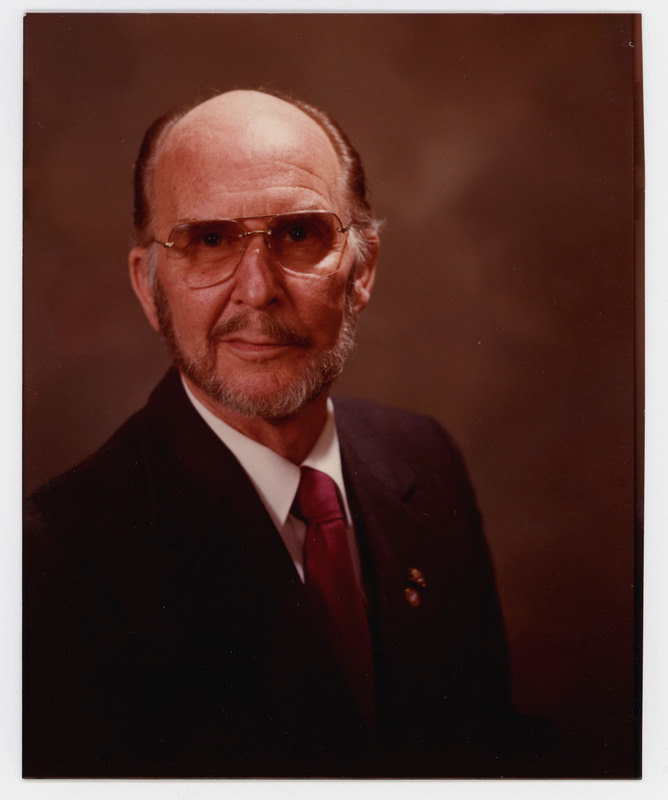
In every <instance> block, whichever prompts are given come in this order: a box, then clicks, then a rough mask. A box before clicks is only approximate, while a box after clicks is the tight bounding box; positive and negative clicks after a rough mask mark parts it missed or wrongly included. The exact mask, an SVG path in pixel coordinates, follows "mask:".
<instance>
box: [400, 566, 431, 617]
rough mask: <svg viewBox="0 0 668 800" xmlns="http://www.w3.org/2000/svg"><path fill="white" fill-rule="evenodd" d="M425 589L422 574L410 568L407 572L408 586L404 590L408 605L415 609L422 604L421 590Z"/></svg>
mask: <svg viewBox="0 0 668 800" xmlns="http://www.w3.org/2000/svg"><path fill="white" fill-rule="evenodd" d="M426 588H427V582H426V581H425V579H424V577H423V575H422V573H421V572H420V570H419V569H417V568H416V567H411V568H410V569H409V570H408V586H407V587H406V588H405V590H404V593H405V595H406V600H407V601H408V604H409V605H411V606H413V608H417V607H418V606H419V605H420V603H421V602H422V596H421V593H422V590H423V589H426Z"/></svg>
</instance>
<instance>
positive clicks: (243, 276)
mask: <svg viewBox="0 0 668 800" xmlns="http://www.w3.org/2000/svg"><path fill="white" fill-rule="evenodd" d="M256 233H257V234H260V235H259V236H254V235H253V234H256ZM244 244H245V248H244V252H243V255H242V256H241V261H240V262H239V263H238V264H237V267H236V269H235V270H234V273H233V275H232V281H233V286H232V295H231V299H232V301H233V302H235V303H238V304H239V305H246V306H249V307H250V308H256V309H262V308H266V307H267V306H269V305H271V304H272V303H276V302H278V297H279V295H280V292H281V286H280V269H279V268H278V267H277V265H276V264H275V263H274V262H273V259H272V255H271V251H270V250H269V248H268V247H267V243H266V235H264V231H249V232H248V233H247V234H246V238H245V239H244Z"/></svg>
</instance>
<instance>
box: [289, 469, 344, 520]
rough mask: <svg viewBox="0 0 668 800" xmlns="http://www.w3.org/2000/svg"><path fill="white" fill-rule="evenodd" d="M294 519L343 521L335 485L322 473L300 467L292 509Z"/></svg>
mask: <svg viewBox="0 0 668 800" xmlns="http://www.w3.org/2000/svg"><path fill="white" fill-rule="evenodd" d="M292 510H293V513H294V514H295V516H296V517H299V518H300V519H303V520H305V521H306V522H316V523H317V522H328V521H331V520H335V519H343V511H342V509H341V503H340V502H339V495H338V492H337V489H336V484H335V483H334V481H333V480H332V479H331V478H330V477H329V475H325V473H324V472H319V471H318V470H316V469H310V467H302V477H301V480H300V482H299V488H298V489H297V495H296V497H295V502H294V505H293V507H292Z"/></svg>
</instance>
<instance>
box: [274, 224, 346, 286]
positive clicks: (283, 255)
mask: <svg viewBox="0 0 668 800" xmlns="http://www.w3.org/2000/svg"><path fill="white" fill-rule="evenodd" d="M340 226H341V223H340V222H339V220H338V217H336V215H334V214H330V213H329V212H306V213H301V214H279V215H278V216H276V217H273V218H272V219H271V220H269V224H268V226H267V227H268V231H269V234H270V236H269V246H270V248H271V250H272V252H273V253H274V255H275V256H276V259H277V260H278V261H279V263H280V264H281V266H283V267H285V268H286V269H289V270H293V271H294V272H302V273H316V274H325V275H326V274H329V273H330V272H335V271H336V270H337V269H338V265H339V259H336V258H327V257H328V256H330V255H331V254H332V253H335V252H340V250H341V248H342V242H343V236H342V234H341V233H340V232H339V231H338V230H337V229H338V228H339V227H340Z"/></svg>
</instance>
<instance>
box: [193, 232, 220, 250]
mask: <svg viewBox="0 0 668 800" xmlns="http://www.w3.org/2000/svg"><path fill="white" fill-rule="evenodd" d="M222 240H223V237H222V236H221V235H220V234H219V233H214V232H211V233H203V234H202V235H201V236H200V240H199V244H202V245H204V247H218V245H219V244H220V243H221V242H222Z"/></svg>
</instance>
